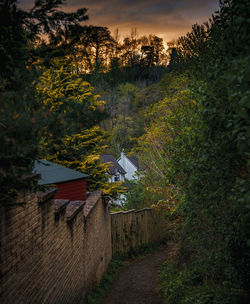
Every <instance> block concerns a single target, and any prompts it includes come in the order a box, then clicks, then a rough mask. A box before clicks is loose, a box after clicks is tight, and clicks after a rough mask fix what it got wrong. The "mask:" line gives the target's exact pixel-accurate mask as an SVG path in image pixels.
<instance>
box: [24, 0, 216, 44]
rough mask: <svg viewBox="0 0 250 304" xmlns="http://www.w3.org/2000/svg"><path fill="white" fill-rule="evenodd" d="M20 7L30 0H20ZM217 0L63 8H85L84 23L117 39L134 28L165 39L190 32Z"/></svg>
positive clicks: (102, 1)
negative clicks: (103, 29) (86, 20)
mask: <svg viewBox="0 0 250 304" xmlns="http://www.w3.org/2000/svg"><path fill="white" fill-rule="evenodd" d="M19 3H20V5H21V6H22V7H30V6H31V5H32V3H34V1H32V0H20V2H19ZM218 3H219V0H165V1H164V0H68V1H67V4H66V5H64V6H62V9H63V10H65V11H73V10H76V9H78V8H81V7H85V8H87V9H88V16H89V21H88V22H87V24H92V25H100V26H106V27H108V28H109V29H110V30H111V33H112V34H113V32H114V30H115V29H116V28H118V29H119V33H120V35H121V38H123V37H124V36H125V35H129V34H130V31H131V28H136V29H137V32H138V35H139V36H141V35H144V34H147V35H148V34H155V35H158V36H160V37H161V38H164V40H165V41H170V40H173V39H177V38H178V37H179V36H182V35H185V33H186V32H188V31H190V29H191V26H192V24H194V23H202V22H204V21H207V20H208V19H209V17H211V15H212V13H213V12H214V11H216V10H218V8H219V4H218Z"/></svg>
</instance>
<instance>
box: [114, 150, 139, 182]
mask: <svg viewBox="0 0 250 304" xmlns="http://www.w3.org/2000/svg"><path fill="white" fill-rule="evenodd" d="M117 162H118V163H119V165H120V166H121V167H122V168H123V169H124V170H125V171H126V173H125V178H126V179H128V180H132V179H137V178H138V176H137V175H136V174H135V173H136V172H137V171H138V169H139V162H138V159H137V158H136V156H135V155H132V156H127V155H126V154H125V153H124V151H122V152H121V156H120V157H119V158H118V160H117Z"/></svg>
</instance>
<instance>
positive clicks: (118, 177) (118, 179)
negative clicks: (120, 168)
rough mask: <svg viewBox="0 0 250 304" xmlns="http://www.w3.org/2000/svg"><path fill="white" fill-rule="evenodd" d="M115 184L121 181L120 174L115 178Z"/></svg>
mask: <svg viewBox="0 0 250 304" xmlns="http://www.w3.org/2000/svg"><path fill="white" fill-rule="evenodd" d="M114 180H115V182H119V181H120V174H119V173H116V174H115V177H114Z"/></svg>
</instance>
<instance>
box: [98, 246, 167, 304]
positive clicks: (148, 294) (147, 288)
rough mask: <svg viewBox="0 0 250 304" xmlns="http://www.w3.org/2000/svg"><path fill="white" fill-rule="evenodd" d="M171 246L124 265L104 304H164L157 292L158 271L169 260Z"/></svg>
mask: <svg viewBox="0 0 250 304" xmlns="http://www.w3.org/2000/svg"><path fill="white" fill-rule="evenodd" d="M169 250H170V248H169V246H162V247H161V248H160V249H159V250H158V251H156V252H154V253H151V254H149V255H147V256H145V257H143V258H139V259H137V260H135V261H133V262H131V263H129V265H127V266H124V267H123V268H122V270H121V271H120V273H119V274H118V276H117V277H116V278H115V280H114V282H113V285H112V289H111V291H110V293H109V294H108V296H106V298H105V299H104V301H103V303H104V304H163V303H164V302H163V300H162V299H161V298H160V296H159V294H158V293H157V289H156V286H157V271H158V268H159V266H160V265H161V264H162V263H163V262H164V261H166V260H167V257H168V253H169Z"/></svg>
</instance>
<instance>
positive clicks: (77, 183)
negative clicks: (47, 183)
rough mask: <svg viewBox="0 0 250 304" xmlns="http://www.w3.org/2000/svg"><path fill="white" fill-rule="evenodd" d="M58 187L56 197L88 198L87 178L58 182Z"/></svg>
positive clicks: (72, 199)
mask: <svg viewBox="0 0 250 304" xmlns="http://www.w3.org/2000/svg"><path fill="white" fill-rule="evenodd" d="M56 187H57V189H58V191H57V193H56V194H55V199H68V200H70V201H74V200H83V201H85V200H86V180H85V179H79V180H74V181H70V182H63V183H58V184H56Z"/></svg>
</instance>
